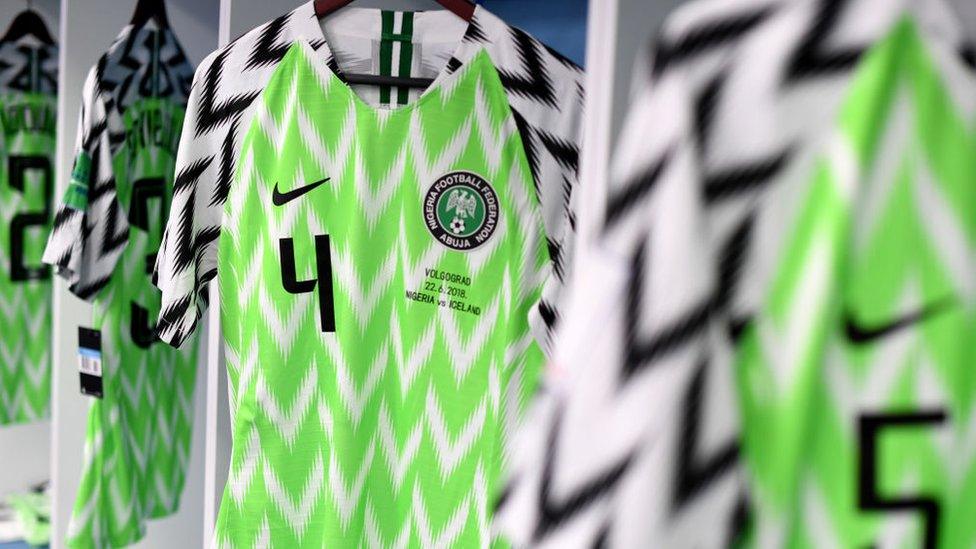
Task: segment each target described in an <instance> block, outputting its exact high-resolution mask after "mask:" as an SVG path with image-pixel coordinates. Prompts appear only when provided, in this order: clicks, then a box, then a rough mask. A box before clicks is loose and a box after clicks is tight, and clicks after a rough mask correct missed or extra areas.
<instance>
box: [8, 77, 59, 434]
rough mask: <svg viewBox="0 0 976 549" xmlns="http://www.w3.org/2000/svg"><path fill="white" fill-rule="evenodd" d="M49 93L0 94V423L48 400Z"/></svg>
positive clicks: (34, 416) (41, 410) (27, 415)
mask: <svg viewBox="0 0 976 549" xmlns="http://www.w3.org/2000/svg"><path fill="white" fill-rule="evenodd" d="M55 99H56V98H55V97H54V96H51V95H46V94H41V93H22V92H12V93H7V94H3V95H2V96H0V124H2V129H3V132H2V139H3V142H2V145H0V159H2V162H0V223H2V224H3V227H4V230H3V234H4V235H5V237H4V238H3V239H2V242H0V331H2V333H4V334H8V337H4V338H0V425H4V424H9V423H21V422H26V421H36V420H38V419H42V418H46V417H47V416H48V411H49V407H50V394H51V372H50V342H51V270H50V268H49V267H47V266H45V265H43V264H42V262H41V255H42V253H43V251H44V245H45V244H46V243H47V237H48V233H49V232H50V229H51V219H52V215H51V200H52V196H51V193H52V191H53V187H54V179H53V177H54V170H53V162H52V158H53V154H54V143H55V136H54V127H55V119H56V115H55V112H56V111H55ZM15 242H20V243H21V244H20V245H16V244H15ZM11 334H20V336H19V337H10V335H11Z"/></svg>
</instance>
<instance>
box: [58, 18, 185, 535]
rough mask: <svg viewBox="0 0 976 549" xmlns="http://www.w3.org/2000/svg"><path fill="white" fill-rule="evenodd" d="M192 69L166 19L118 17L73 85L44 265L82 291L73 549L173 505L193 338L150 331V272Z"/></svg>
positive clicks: (154, 298)
mask: <svg viewBox="0 0 976 549" xmlns="http://www.w3.org/2000/svg"><path fill="white" fill-rule="evenodd" d="M192 74H193V68H192V67H191V66H190V64H189V62H188V61H187V59H186V56H185V55H184V53H183V50H182V48H181V47H180V45H179V43H178V42H177V41H176V37H175V36H174V35H173V34H172V32H171V31H170V30H169V29H163V30H160V29H158V28H157V27H155V26H154V24H150V25H148V26H144V27H141V28H132V27H126V28H125V29H124V30H123V31H122V33H121V34H120V35H119V37H118V38H117V39H116V40H115V42H114V43H113V45H112V46H111V48H110V49H109V50H108V52H106V53H105V54H104V55H103V56H102V58H101V59H100V60H99V62H98V64H97V65H96V66H95V67H93V68H92V70H91V72H90V73H89V75H88V79H87V81H86V83H85V87H84V92H83V93H84V95H83V98H82V113H81V121H80V124H79V137H78V144H77V154H76V159H75V165H74V170H73V174H72V178H71V183H70V185H69V187H68V189H67V191H66V193H65V195H64V199H63V202H62V205H61V207H60V209H59V210H58V212H57V215H56V217H55V221H54V230H53V231H52V234H51V239H50V241H49V242H48V246H47V249H46V250H45V255H44V260H45V262H47V263H49V264H52V265H55V266H56V267H57V268H58V272H59V274H60V275H61V276H62V277H64V278H65V279H67V281H68V282H69V284H70V286H69V287H70V290H71V291H72V292H73V293H74V294H76V295H77V296H78V297H81V298H82V299H85V300H92V301H93V305H94V315H93V318H92V323H91V327H92V328H93V329H96V330H100V331H101V342H102V372H103V393H104V396H103V398H100V399H93V400H92V402H91V408H90V410H89V415H88V427H87V431H86V434H85V437H86V438H85V460H84V470H83V473H82V481H81V485H80V487H79V490H78V495H77V497H76V500H75V508H74V513H73V515H72V517H71V522H70V524H69V527H68V539H67V544H68V546H70V547H80V548H87V547H122V546H125V545H129V544H131V543H134V542H136V541H137V540H139V539H140V538H141V537H142V536H143V534H144V532H145V521H146V520H147V519H149V518H157V517H164V516H167V515H170V514H172V513H173V512H175V511H176V509H177V508H178V506H179V499H180V492H181V491H182V488H183V483H184V478H185V474H186V467H187V465H188V461H189V446H190V438H191V432H192V425H193V389H194V382H195V378H196V349H195V347H196V346H195V345H192V344H191V345H187V347H186V349H185V350H182V351H179V350H175V349H172V348H170V347H169V346H167V345H164V344H163V343H162V342H161V341H160V340H159V339H158V338H157V336H156V333H155V330H154V319H155V318H156V316H157V315H158V313H159V310H160V296H159V294H158V292H157V291H156V289H155V288H154V287H153V286H152V283H151V278H150V273H151V267H152V264H153V260H154V259H155V254H156V251H157V249H158V246H159V243H160V241H161V240H162V233H163V223H164V222H165V220H166V218H167V215H166V212H167V210H168V207H169V201H170V199H171V196H172V192H173V190H172V187H173V174H174V163H175V156H176V148H177V142H178V140H179V136H180V130H181V128H182V122H183V116H184V109H185V105H186V100H187V96H188V94H189V88H190V82H191V77H192Z"/></svg>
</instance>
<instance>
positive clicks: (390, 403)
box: [216, 42, 549, 547]
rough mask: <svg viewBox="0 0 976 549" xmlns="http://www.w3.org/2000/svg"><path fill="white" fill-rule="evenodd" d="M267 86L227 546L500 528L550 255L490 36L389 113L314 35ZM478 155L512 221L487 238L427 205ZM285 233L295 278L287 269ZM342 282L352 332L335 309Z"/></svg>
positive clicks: (229, 284) (246, 257) (441, 540)
mask: <svg viewBox="0 0 976 549" xmlns="http://www.w3.org/2000/svg"><path fill="white" fill-rule="evenodd" d="M259 101H260V102H261V103H260V105H259V106H258V108H257V114H256V116H255V119H254V122H253V124H252V127H251V128H250V131H249V133H248V134H247V136H246V138H245V142H244V147H243V153H242V157H241V160H240V162H239V175H238V178H237V180H236V182H235V187H234V188H232V191H231V195H230V197H229V199H228V201H227V205H226V206H225V210H224V230H223V233H222V237H221V240H220V250H219V263H218V265H219V270H218V273H219V274H218V276H219V283H220V284H219V286H220V290H221V308H222V310H221V315H222V319H223V328H224V331H225V334H224V336H225V339H226V345H227V354H228V370H229V377H230V382H231V385H232V386H233V387H234V388H235V389H236V390H235V391H234V396H233V399H232V400H233V402H232V406H233V409H234V411H235V413H234V420H233V430H234V440H233V443H234V449H233V455H232V459H231V471H230V478H229V481H228V486H227V490H226V492H225V494H224V498H223V502H222V504H221V508H220V516H219V519H218V524H217V534H216V535H217V538H218V542H219V544H220V545H221V546H224V547H266V546H274V547H310V546H315V547H319V546H326V547H448V546H458V547H478V546H487V545H489V544H490V535H489V520H490V518H489V505H490V501H491V499H492V495H493V492H494V491H496V490H497V488H498V486H497V479H498V476H499V472H500V469H501V465H502V461H503V457H504V454H505V447H504V441H505V438H504V434H505V426H506V423H507V422H510V421H512V420H513V419H514V418H515V417H516V416H517V413H518V412H519V410H520V409H521V406H522V403H523V402H524V401H525V400H526V398H527V395H528V394H529V393H530V391H531V390H532V388H533V387H534V385H535V381H536V379H537V378H538V375H539V372H540V369H541V368H540V367H541V364H542V353H541V351H540V349H539V347H538V346H537V344H536V343H535V340H534V339H533V338H532V336H531V334H530V332H529V325H528V313H529V310H530V308H531V307H532V306H533V304H534V303H535V302H536V301H537V300H538V298H539V294H540V291H541V285H542V282H543V280H544V278H545V276H546V275H547V274H548V268H549V267H548V255H547V250H546V247H545V239H544V235H543V232H542V226H541V218H540V214H539V206H538V203H537V199H536V196H535V191H534V189H533V184H532V179H531V174H530V171H529V168H528V163H527V160H526V157H525V153H524V150H523V148H522V144H521V142H520V139H519V136H518V132H517V130H516V126H515V122H514V119H513V115H512V113H511V110H510V108H509V106H508V102H507V99H506V96H505V92H504V90H503V88H502V86H501V82H500V80H499V78H498V75H497V73H496V71H495V68H494V67H493V66H492V64H491V61H490V59H489V58H488V56H487V54H485V53H484V52H482V53H481V54H479V55H478V56H476V57H475V58H474V59H473V60H472V61H471V62H470V63H468V64H466V65H465V66H464V68H462V69H461V70H460V71H458V72H457V73H455V74H454V75H452V76H450V77H447V78H445V79H443V80H442V81H439V82H438V83H437V84H435V87H433V88H432V89H431V90H429V91H428V92H427V93H426V94H425V95H423V96H422V97H421V98H420V99H419V100H417V101H415V102H414V103H411V104H409V105H406V106H404V107H401V108H398V109H393V110H390V109H385V108H382V107H373V106H370V105H367V104H366V103H364V102H363V101H362V100H361V99H360V98H359V97H358V96H356V95H355V94H354V93H353V91H352V90H351V89H350V88H348V87H347V86H346V85H345V84H343V83H342V82H340V81H339V79H338V78H337V77H335V75H334V74H333V73H332V72H331V71H330V70H329V69H328V68H327V67H326V66H325V64H324V62H322V61H321V60H319V59H317V58H316V56H315V55H314V52H312V50H311V48H310V47H309V46H308V45H307V44H305V43H303V42H300V43H296V44H295V45H293V46H292V47H291V49H290V50H289V52H288V54H287V55H286V56H285V58H284V60H283V61H282V62H281V64H280V66H279V68H278V69H277V70H276V72H275V74H274V76H273V77H272V79H271V82H270V84H269V85H268V87H267V88H266V91H265V92H264V94H263V96H262V97H261V98H260V99H259ZM460 171H463V172H470V173H474V174H478V175H479V176H480V177H482V178H483V179H484V180H485V181H486V182H487V183H488V184H489V185H490V187H491V188H492V189H493V192H494V193H495V196H496V197H497V202H498V219H497V227H496V229H495V231H494V234H493V235H492V236H491V237H490V238H489V239H488V240H487V241H486V242H484V243H483V244H482V245H480V246H478V247H476V248H475V249H471V250H467V251H457V250H454V249H452V248H450V247H448V246H446V245H444V244H443V243H441V242H439V241H438V240H436V239H435V237H434V236H433V233H432V231H431V230H429V229H428V227H427V226H425V217H424V199H425V196H427V194H428V192H429V191H430V190H431V189H432V188H433V186H434V183H435V181H437V180H438V179H440V178H442V177H443V176H445V175H446V174H450V173H453V172H460ZM324 178H329V180H328V181H327V182H326V183H324V184H322V185H320V186H318V187H314V188H312V190H310V191H308V192H306V193H305V194H302V195H301V196H298V197H296V198H293V199H292V200H290V201H288V202H287V203H284V204H282V205H280V206H275V205H274V204H273V202H272V200H273V197H274V196H275V195H278V194H279V193H280V194H288V193H290V192H294V190H297V189H300V188H302V187H304V186H306V185H310V184H312V183H313V182H316V181H319V180H322V179H324ZM276 187H277V189H276ZM483 207H484V203H479V205H477V208H473V209H472V210H471V211H473V212H474V211H476V212H477V213H478V214H479V215H480V213H481V212H482V209H479V208H483ZM458 215H459V217H461V216H460V214H458ZM482 217H483V216H482ZM472 218H473V217H472ZM469 219H470V218H469ZM321 235H328V237H329V241H328V242H329V245H328V248H327V249H328V251H329V252H330V254H331V276H330V274H329V273H328V272H327V270H328V269H327V268H326V272H325V274H323V268H324V265H325V264H324V263H323V262H322V261H320V260H319V257H320V256H321V253H322V251H323V249H322V246H321V239H320V240H319V245H318V246H317V242H316V237H317V236H321ZM287 239H290V241H291V242H292V243H293V244H292V245H293V248H294V263H293V265H294V273H293V274H294V278H295V280H296V281H300V282H299V285H305V286H303V287H302V288H301V289H300V291H297V293H293V292H296V288H294V287H292V288H291V291H289V290H287V289H286V287H285V282H284V281H285V279H287V278H289V276H288V274H287V272H286V271H288V270H289V268H288V262H289V260H291V258H290V257H288V255H289V254H286V253H284V252H283V248H282V241H283V240H287ZM445 278H446V280H445ZM309 281H312V282H309ZM310 283H311V284H314V287H313V289H309V288H308V284H310ZM329 283H331V284H332V287H333V292H332V293H333V296H334V297H333V299H332V300H331V303H332V304H333V309H334V318H335V330H334V332H328V331H323V330H324V328H325V326H326V325H325V324H324V322H323V319H322V318H321V317H322V310H323V307H324V306H325V307H326V308H328V307H327V305H328V303H329V302H330V301H329V300H323V299H322V295H323V292H325V293H326V295H327V294H328V292H327V285H328V284H329ZM439 291H442V292H443V293H438V292H439ZM418 294H423V295H428V296H430V297H431V301H433V302H426V301H425V300H424V298H423V296H422V295H418ZM411 296H412V297H411ZM441 302H443V305H441ZM323 303H325V304H326V305H323ZM452 303H453V305H452ZM475 309H476V310H475Z"/></svg>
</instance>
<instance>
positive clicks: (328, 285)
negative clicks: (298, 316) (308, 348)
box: [278, 234, 336, 333]
mask: <svg viewBox="0 0 976 549" xmlns="http://www.w3.org/2000/svg"><path fill="white" fill-rule="evenodd" d="M278 248H279V251H280V252H281V284H282V286H284V288H285V291H287V292H288V293H290V294H307V293H309V292H311V291H313V290H315V287H316V286H318V287H319V317H320V318H321V321H322V332H324V333H334V332H335V331H336V330H335V328H336V326H335V296H334V295H333V293H332V249H331V244H330V242H329V235H327V234H320V235H317V236H316V237H315V267H316V270H317V271H318V280H298V274H297V273H296V272H295V241H294V240H293V239H291V238H282V239H281V240H280V241H278Z"/></svg>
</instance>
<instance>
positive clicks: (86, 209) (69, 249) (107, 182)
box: [43, 62, 129, 301]
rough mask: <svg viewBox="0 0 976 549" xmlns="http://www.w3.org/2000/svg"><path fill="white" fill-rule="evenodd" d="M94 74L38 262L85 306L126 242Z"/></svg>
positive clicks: (87, 83) (109, 273)
mask: <svg viewBox="0 0 976 549" xmlns="http://www.w3.org/2000/svg"><path fill="white" fill-rule="evenodd" d="M100 64H101V62H100ZM99 73H100V71H99V68H98V67H97V66H96V67H95V68H93V69H92V70H91V72H90V73H89V75H88V78H87V79H86V81H85V86H84V89H83V95H82V105H81V115H80V120H79V124H78V135H77V140H76V147H75V159H74V164H73V168H72V171H71V180H70V182H69V184H68V189H67V191H65V194H64V197H63V198H62V200H61V204H60V205H59V207H58V211H57V214H56V215H55V218H54V225H53V228H52V230H51V236H50V237H49V239H48V243H47V247H46V248H45V250H44V257H43V259H44V262H45V263H47V264H49V265H52V266H54V267H55V268H56V269H57V273H58V275H59V276H61V277H62V278H64V279H65V280H66V281H67V282H68V289H69V290H70V291H71V293H73V294H75V295H76V296H78V297H80V298H81V299H84V300H86V301H87V300H91V299H93V298H94V297H95V296H96V295H97V294H98V292H99V290H101V289H102V288H103V287H105V285H106V284H108V282H109V280H110V279H111V277H112V272H113V271H114V270H115V265H116V263H117V262H118V259H119V256H120V255H121V254H122V251H123V250H125V246H126V244H127V243H128V240H129V223H128V219H127V218H126V215H125V213H124V211H123V209H122V207H121V205H120V203H119V200H118V195H117V193H116V184H115V173H114V169H113V166H112V150H111V145H110V143H111V137H110V134H109V126H108V116H109V111H108V109H107V108H106V104H105V101H104V98H103V97H102V94H101V93H100V92H99V79H98V75H99Z"/></svg>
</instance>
